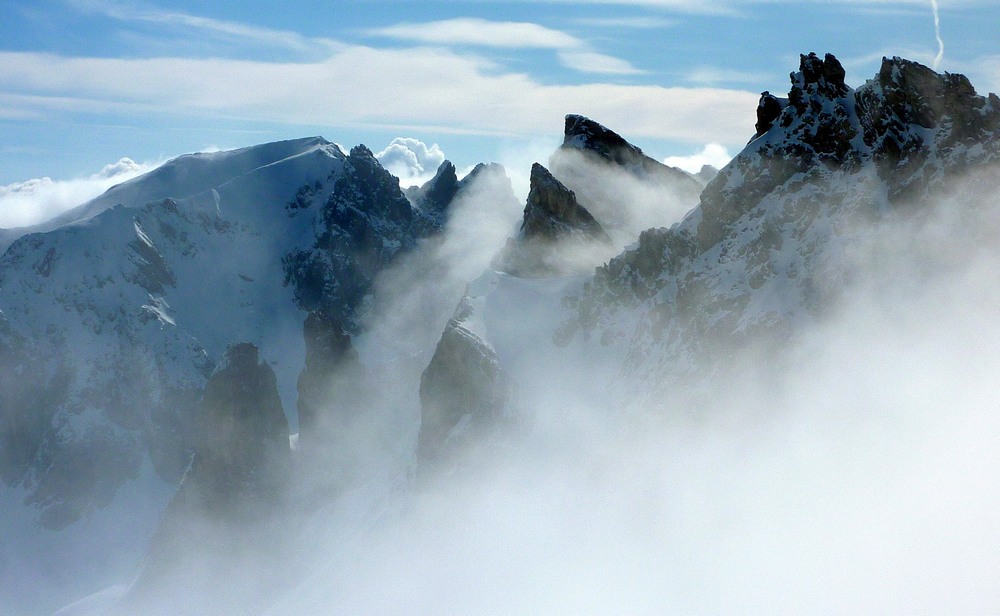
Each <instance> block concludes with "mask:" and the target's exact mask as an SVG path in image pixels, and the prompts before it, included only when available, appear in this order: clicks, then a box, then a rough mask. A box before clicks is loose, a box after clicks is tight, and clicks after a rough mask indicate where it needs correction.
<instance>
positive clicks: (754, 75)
mask: <svg viewBox="0 0 1000 616" xmlns="http://www.w3.org/2000/svg"><path fill="white" fill-rule="evenodd" d="M773 77H774V76H773V75H771V74H768V73H762V72H753V71H738V70H732V69H725V68H719V67H715V66H701V67H698V68H696V69H694V70H692V71H690V72H688V73H687V74H686V75H685V80H686V81H688V82H689V83H694V84H698V85H701V86H717V85H720V84H733V83H741V84H742V83H748V84H755V85H758V84H761V83H768V82H769V81H770V80H771V79H773Z"/></svg>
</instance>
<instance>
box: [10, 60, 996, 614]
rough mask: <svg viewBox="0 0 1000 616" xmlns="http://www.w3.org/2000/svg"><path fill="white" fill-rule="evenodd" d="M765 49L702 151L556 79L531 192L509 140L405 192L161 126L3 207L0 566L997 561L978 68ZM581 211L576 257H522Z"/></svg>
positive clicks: (778, 607) (931, 565)
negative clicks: (137, 159) (158, 135)
mask: <svg viewBox="0 0 1000 616" xmlns="http://www.w3.org/2000/svg"><path fill="white" fill-rule="evenodd" d="M790 80H791V86H790V89H789V92H788V94H787V96H785V97H778V96H774V95H772V94H770V93H768V92H765V93H763V94H762V95H761V98H760V103H759V105H758V109H757V123H756V125H755V126H754V127H747V136H748V137H749V142H748V143H747V145H746V146H745V147H744V149H743V150H742V151H741V152H740V153H739V154H738V155H737V156H736V157H735V158H734V159H733V160H732V162H730V163H729V164H728V165H727V166H726V167H725V168H723V169H722V170H720V171H719V172H718V174H716V175H715V176H714V177H713V178H712V179H710V180H709V181H708V183H707V185H705V186H704V189H702V184H701V183H700V182H699V180H697V179H696V178H694V177H692V176H690V175H688V174H685V173H684V172H682V171H680V170H676V169H671V168H669V167H667V166H665V165H662V164H660V163H658V162H656V161H655V160H653V159H651V158H649V157H648V156H646V155H645V154H643V153H642V150H641V149H640V148H638V147H636V146H634V145H632V144H631V143H629V142H628V141H626V140H625V138H623V137H621V136H620V135H618V134H617V133H615V132H613V131H612V130H611V129H609V128H606V127H604V126H602V125H600V124H598V123H597V122H595V121H593V120H590V119H588V118H584V117H582V116H578V115H570V116H567V118H566V123H565V126H564V142H563V145H562V146H560V147H559V148H558V149H557V150H556V151H555V152H554V153H553V154H552V156H551V157H550V158H549V161H548V164H547V165H545V166H543V165H542V164H540V163H537V164H536V165H535V166H534V167H533V168H532V185H531V192H530V193H529V195H528V196H527V199H526V200H525V201H524V202H523V203H517V202H516V199H515V198H514V196H513V193H512V191H511V189H510V181H509V179H507V178H506V175H505V174H504V172H503V170H502V168H500V167H498V166H496V165H482V166H479V167H477V168H476V169H475V170H474V171H473V172H472V173H470V174H469V175H468V176H466V177H465V178H462V179H459V178H458V175H457V173H456V170H455V168H454V166H453V165H451V164H450V163H444V164H442V165H441V167H440V168H439V169H438V172H437V174H436V175H435V177H434V178H433V179H432V180H431V181H430V182H429V183H428V184H426V185H424V186H422V187H418V188H415V189H408V190H406V191H402V190H400V188H399V185H398V180H396V179H395V178H393V177H392V176H391V175H389V174H388V173H387V172H386V171H385V170H384V169H382V168H381V166H380V165H379V164H378V162H377V160H375V158H374V156H373V155H372V153H371V151H370V150H368V149H367V148H365V147H364V146H357V147H355V148H353V149H352V150H351V151H350V153H349V154H345V153H344V152H343V151H342V150H341V149H340V148H339V147H338V146H335V145H334V144H331V143H329V142H326V141H324V140H321V139H318V138H317V139H312V140H299V141H295V142H287V144H284V145H275V144H269V145H264V146H259V149H254V148H250V149H248V150H246V151H240V153H239V154H235V153H234V154H215V155H199V156H196V157H192V158H190V159H189V160H188V159H187V158H185V160H187V162H183V161H181V160H180V159H178V161H177V162H176V164H175V167H176V169H181V168H183V167H184V165H187V164H191V165H193V167H192V168H198V169H201V170H202V171H200V172H199V173H201V174H202V175H198V174H196V173H193V172H192V174H191V177H192V178H195V179H196V180H197V181H195V179H192V180H191V182H190V183H184V182H181V183H180V184H179V185H178V188H177V189H176V191H177V194H183V192H184V191H183V190H181V189H182V188H184V187H185V186H187V187H190V190H192V191H195V192H191V193H190V194H187V195H186V196H182V197H177V196H175V195H173V194H171V193H173V192H175V190H174V189H172V188H169V187H168V188H165V189H164V190H165V191H167V192H166V193H164V192H163V191H159V189H158V188H156V186H157V185H159V184H157V183H159V182H165V180H163V179H162V177H160V176H155V177H158V178H160V179H156V180H155V182H154V180H153V179H152V178H154V176H150V179H149V181H150V182H153V184H150V185H149V186H145V185H144V183H143V178H137V179H136V180H134V181H133V183H131V184H129V186H128V190H129V191H133V192H131V193H128V194H135V195H141V198H140V201H141V202H140V201H135V202H132V201H128V200H123V201H122V203H120V204H116V203H112V201H115V199H113V198H112V199H111V200H110V201H109V200H105V201H103V202H101V203H97V204H88V205H85V206H83V207H82V208H80V209H78V210H77V211H76V213H74V214H72V215H71V216H70V217H69V218H67V219H66V221H65V222H64V224H61V226H56V227H53V228H51V229H47V230H45V229H38V230H36V231H37V232H34V233H28V234H25V235H23V236H22V237H20V238H19V239H17V240H16V241H15V242H14V243H13V244H12V245H11V246H10V247H9V248H8V249H7V251H6V252H5V253H4V254H3V256H2V257H0V369H2V371H0V387H2V389H0V402H2V403H3V407H2V408H0V411H2V414H0V417H2V421H3V422H4V423H3V430H2V431H0V434H2V435H3V438H4V443H3V445H4V448H3V449H2V460H0V461H2V465H0V471H2V473H0V477H2V478H3V480H4V482H5V485H4V487H3V488H0V490H2V491H0V498H2V503H0V505H2V506H3V507H4V511H5V512H7V511H9V512H11V520H10V521H9V522H5V523H4V525H3V526H2V528H0V533H3V534H0V540H2V542H3V546H2V548H3V549H2V550H0V573H3V575H0V596H3V597H12V598H13V599H12V600H11V601H8V602H7V603H9V604H14V605H16V602H17V601H25V602H26V601H28V600H32V601H34V603H33V604H32V608H31V609H30V610H28V609H25V610H22V611H34V612H41V610H42V608H39V607H37V606H38V605H40V604H43V607H48V606H55V605H56V604H57V602H58V601H60V600H61V601H63V602H64V603H65V602H68V601H69V599H70V598H72V597H74V596H83V595H85V594H87V593H90V592H93V591H96V590H99V589H101V588H106V589H107V590H106V591H104V592H102V593H98V594H97V595H94V596H92V597H91V598H89V599H86V600H84V601H83V602H82V603H78V604H76V605H75V606H70V607H68V608H67V611H66V612H64V613H68V614H74V613H75V614H80V613H83V612H84V611H85V610H86V609H98V608H101V607H109V608H118V609H125V611H126V612H128V611H131V612H139V611H143V612H145V611H148V610H157V609H160V610H162V609H164V608H165V604H167V603H171V602H172V601H174V600H175V599H176V600H180V601H184V600H187V599H186V598H189V597H190V598H193V599H192V603H191V604H189V605H185V606H183V607H184V608H185V609H187V610H188V611H212V610H215V609H217V608H219V606H220V605H221V603H219V602H225V603H229V602H230V601H232V602H235V603H236V604H237V605H239V608H237V609H238V611H259V612H262V613H268V614H297V615H298V614H323V613H330V612H338V613H440V612H442V611H444V612H458V613H481V612H483V611H491V612H500V613H524V612H532V611H538V610H542V611H551V612H555V613H559V612H564V611H565V612H572V613H587V612H597V613H606V612H615V611H622V610H624V611H628V612H630V613H660V612H662V610H663V606H664V605H670V606H672V607H674V608H675V609H676V610H678V611H681V612H693V613H732V612H734V611H741V610H743V611H746V610H747V609H748V608H747V606H750V609H751V611H755V612H756V611H759V612H762V613H773V612H774V611H790V612H801V611H807V612H808V611H809V609H813V608H815V605H817V601H821V600H828V601H829V605H831V606H834V607H831V608H830V609H833V610H835V611H846V612H865V611H870V608H871V606H873V605H877V606H882V605H884V601H886V600H887V598H888V599H892V600H893V601H894V603H893V606H897V605H898V606H904V607H906V606H910V605H919V606H924V605H925V603H926V605H935V606H938V605H940V602H941V601H947V600H949V599H950V597H948V598H943V597H944V596H945V595H948V594H949V592H950V591H952V590H954V589H955V588H956V582H955V580H959V579H960V580H961V584H959V586H960V588H959V589H958V592H960V593H964V594H963V596H966V595H967V596H969V597H972V596H975V597H982V595H983V594H984V591H983V589H986V591H985V592H986V593H988V591H989V589H991V588H992V587H993V580H992V578H990V577H989V572H990V571H992V570H993V569H994V567H992V564H994V563H995V559H996V557H995V550H993V548H994V547H995V543H996V542H995V540H994V539H995V538H994V537H992V536H991V535H990V533H991V532H992V530H991V529H992V528H993V526H994V525H995V524H994V522H995V515H994V514H993V509H995V507H993V503H995V500H996V499H995V498H993V496H995V494H994V492H995V490H994V489H993V486H992V484H990V482H989V479H988V477H987V476H986V475H984V474H983V473H982V469H983V468H992V465H993V463H994V462H995V460H996V455H995V447H994V443H993V435H994V434H995V433H996V430H995V427H996V426H995V420H993V419H992V418H993V417H994V416H995V413H993V412H992V407H990V404H991V401H992V400H993V399H994V397H995V396H993V392H992V390H991V387H992V383H993V382H994V380H995V379H994V378H993V377H994V376H995V374H994V373H995V370H996V368H997V363H996V359H995V353H994V352H993V351H995V344H994V343H995V341H996V336H995V335H994V334H993V331H994V330H995V328H994V327H992V323H993V322H994V321H995V316H996V309H997V304H996V297H995V285H996V284H997V283H1000V281H998V280H997V277H998V275H997V272H998V271H1000V268H997V267H996V257H995V250H994V246H995V238H996V237H997V236H998V234H1000V204H998V203H997V202H996V198H995V195H996V194H997V181H996V177H997V169H998V167H997V165H998V164H1000V100H998V99H997V97H996V96H995V95H989V96H986V97H983V96H980V95H978V94H976V92H975V90H974V89H973V88H972V86H971V84H970V83H969V82H968V80H967V79H965V78H964V77H962V76H960V75H951V74H947V73H945V74H938V73H936V72H934V71H932V70H931V69H929V68H927V67H924V66H922V65H920V64H917V63H914V62H910V61H907V60H903V59H900V58H886V59H884V60H883V63H882V66H881V68H880V71H879V73H878V74H877V75H876V76H875V77H874V78H873V79H872V80H870V81H868V82H867V83H865V84H863V85H861V86H860V87H858V88H856V89H855V88H852V87H850V86H849V85H847V84H846V83H845V71H844V70H843V67H842V65H841V64H840V62H839V61H838V60H837V59H836V58H835V57H833V56H832V55H826V56H824V57H820V56H817V55H815V54H809V55H803V56H802V57H801V59H800V63H799V67H798V70H796V71H794V72H792V73H791V75H790ZM288 144H292V145H288ZM251 152H253V153H251ZM213 159H217V160H219V161H224V160H225V161H230V162H228V163H226V164H224V165H221V166H220V167H219V170H218V171H217V173H216V172H212V168H213V167H212V165H211V164H210V162H211V160H213ZM230 159H231V160H230ZM196 160H197V161H200V162H197V163H196V162H195V161H196ZM235 161H242V162H239V163H238V164H237V162H235ZM202 163H204V166H202ZM709 175H711V174H710V173H705V174H704V175H703V176H702V177H708V176H709ZM179 176H183V177H188V176H186V175H185V174H183V173H179ZM164 177H165V176H164ZM198 178H200V179H198ZM167 184H169V183H163V184H162V185H163V186H166V185H167ZM114 190H115V189H112V191H114ZM123 190H125V189H120V191H119V192H121V191H123ZM185 190H186V189H185ZM158 191H159V192H158ZM110 192H111V191H109V193H110ZM121 194H122V195H124V194H126V193H125V192H121ZM102 198H104V197H102ZM522 206H523V208H522ZM518 215H520V227H518V226H517V220H516V218H517V216H518ZM506 237H510V241H509V242H507V244H506V245H505V244H504V239H506ZM536 240H537V241H539V242H540V244H539V246H540V247H539V250H537V251H525V250H523V247H524V246H525V245H527V244H529V243H534V242H535V241H536ZM578 241H579V242H581V243H582V245H583V246H584V249H583V250H581V251H578V252H579V253H581V254H578V255H576V256H579V257H580V258H579V259H575V260H574V264H575V265H576V267H572V268H565V267H551V263H547V262H546V259H549V258H551V256H552V254H553V253H554V252H555V253H558V252H559V251H563V250H566V249H567V247H572V245H573V244H574V243H575V242H578ZM512 250H513V251H519V252H517V254H518V257H517V258H518V259H520V261H519V262H518V263H517V264H516V265H517V266H516V267H510V266H509V265H510V263H509V259H510V255H511V251H512ZM598 250H599V251H601V252H596V251H598ZM497 255H499V256H497ZM605 261H606V262H605ZM491 263H492V264H493V266H497V267H493V266H490V265H489V264H491ZM581 263H583V264H584V265H583V266H581V265H580V264H581ZM499 266H503V267H499ZM463 291H464V292H463ZM456 305H457V308H456ZM976 345H979V346H978V347H977V346H976ZM979 347H981V348H979ZM25 375H30V378H26V377H25ZM967 398H968V399H967ZM293 408H294V409H296V410H297V413H296V415H298V417H297V419H298V424H297V426H296V422H295V419H296V417H295V416H294V415H293V414H292V413H291V409H293ZM285 414H287V415H288V417H287V418H286V417H284V415H285ZM283 420H284V421H283ZM286 422H287V423H286ZM219 426H224V428H223V429H220V428H219ZM296 427H297V428H298V431H299V432H300V433H301V434H300V440H299V441H298V444H299V447H297V448H291V447H289V446H286V443H285V442H284V441H283V439H284V438H285V436H286V435H287V433H288V432H295V431H296ZM984 452H985V453H984ZM265 460H272V462H265ZM182 477H183V478H184V480H183V483H181V478H182ZM414 479H416V480H414ZM178 484H179V485H180V487H179V488H178ZM984 485H985V486H986V488H985V489H984V488H983V486H984ZM168 503H169V505H168ZM984 520H985V522H984ZM123 528H124V529H128V532H127V533H123V532H122V529H123ZM109 538H113V539H109ZM150 540H152V543H151V548H150V550H149V551H148V552H145V553H144V551H143V546H145V545H146V544H147V543H148V542H149V541H150ZM113 552H118V553H119V554H121V555H123V556H122V558H120V559H113V558H111V556H110V554H111V553H113ZM144 554H145V556H146V557H147V561H146V565H145V567H140V566H139V562H140V560H141V558H142V556H143V555H144ZM966 562H971V563H973V564H972V566H971V567H968V568H967V569H964V570H963V574H961V575H953V574H951V572H950V570H949V574H948V575H940V574H939V571H941V570H942V569H941V568H942V567H944V566H945V565H947V566H949V567H951V566H954V565H961V564H962V563H966ZM171 563H173V564H177V563H180V566H179V567H177V568H176V569H173V570H171ZM963 566H967V565H963ZM15 570H16V571H17V572H18V574H17V575H15V576H11V575H8V573H9V572H10V571H15ZM88 570H97V571H99V572H100V573H99V574H93V573H90V574H88ZM24 571H27V573H24ZM53 571H54V572H55V573H53ZM140 571H141V573H139V572H140ZM983 571H985V572H986V573H983ZM202 573H205V574H206V575H201V574H202ZM230 573H231V575H230ZM897 573H898V574H899V575H898V576H896V574H897ZM890 574H891V575H890ZM137 575H138V581H135V579H136V576H137ZM887 576H888V577H889V578H892V579H894V580H895V579H896V577H899V578H901V579H902V578H905V579H904V580H903V581H902V582H900V583H899V586H893V587H892V588H889V589H888V590H887V589H886V587H885V586H883V585H882V584H878V585H876V587H875V588H874V589H872V587H871V583H870V582H871V580H872V579H878V580H882V579H887ZM157 579H159V581H155V580H157ZM25 580H27V582H25ZM842 580H843V581H844V583H843V584H840V581H842ZM939 580H940V581H939ZM834 582H836V583H834ZM177 588H179V589H180V590H178V591H177V592H174V591H173V590H172V589H177ZM859 588H860V589H861V590H860V591H858V590H857V589H859ZM831 589H832V590H831ZM185 591H192V592H190V593H187V594H186V592H185ZM842 591H843V592H842ZM158 593H167V594H168V596H167V597H166V598H164V597H163V596H162V595H158ZM859 593H860V597H861V598H860V599H858V598H857V597H858V596H859ZM41 594H48V596H46V597H44V598H43V599H39V598H38V596H39V595H41ZM147 600H148V601H150V602H151V603H152V605H150V604H149V603H146V602H145V601H147ZM925 600H931V602H930V603H927V602H926V601H925ZM130 601H134V603H129V602H130ZM95 606H96V607H95ZM803 606H809V607H805V608H803ZM170 607H173V606H172V605H171V606H170ZM170 607H167V608H166V609H170ZM841 607H844V608H845V609H843V610H840V609H839V608H841ZM131 608H135V609H131ZM188 608H189V609H188ZM785 608H787V609H785ZM901 611H903V612H904V613H905V612H906V611H907V610H902V609H901ZM918 611H919V610H918ZM938 611H944V612H947V611H949V610H947V609H942V610H938ZM950 611H976V610H961V609H960V610H950ZM980 611H987V612H989V611H990V610H980Z"/></svg>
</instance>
